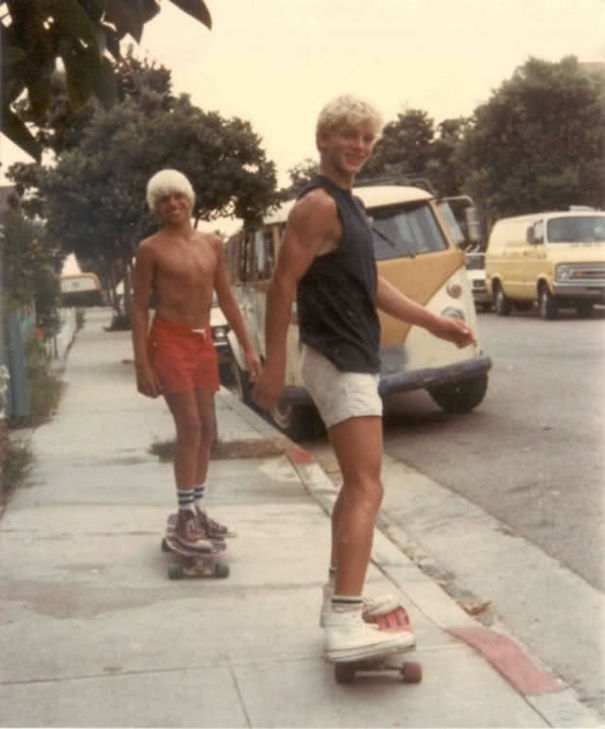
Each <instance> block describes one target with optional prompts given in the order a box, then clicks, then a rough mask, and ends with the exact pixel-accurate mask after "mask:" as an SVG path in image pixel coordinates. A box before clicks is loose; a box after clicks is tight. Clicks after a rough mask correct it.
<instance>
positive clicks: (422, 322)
mask: <svg viewBox="0 0 605 729" xmlns="http://www.w3.org/2000/svg"><path fill="white" fill-rule="evenodd" d="M376 306H377V307H378V308H379V309H380V310H381V311H384V312H385V314H390V315H391V316H393V317H395V318H396V319H400V320H401V321H405V322H408V323H409V324H414V325H416V326H420V327H423V329H426V330H428V331H429V332H431V334H434V335H435V336H436V337H440V338H441V339H447V340H448V341H450V342H453V343H454V344H455V345H456V346H457V347H466V346H467V345H469V344H474V343H476V341H475V335H474V334H473V330H472V329H471V328H470V327H469V326H468V324H465V323H464V322H463V321H460V320H459V319H453V318H452V317H448V316H436V315H435V314H433V313H431V312H430V311H429V310H428V309H426V308H425V307H424V306H420V304H417V303H416V302H415V301H412V300H411V299H409V298H408V297H407V296H405V295H404V294H402V293H401V292H400V291H399V290H398V289H396V288H395V287H394V286H392V285H391V284H390V283H389V282H388V281H387V280H386V279H384V278H382V277H381V276H379V277H378V290H377V293H376Z"/></svg>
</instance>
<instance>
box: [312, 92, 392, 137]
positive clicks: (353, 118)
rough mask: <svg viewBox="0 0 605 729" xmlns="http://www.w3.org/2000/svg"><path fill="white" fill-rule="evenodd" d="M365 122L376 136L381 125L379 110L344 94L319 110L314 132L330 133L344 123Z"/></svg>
mask: <svg viewBox="0 0 605 729" xmlns="http://www.w3.org/2000/svg"><path fill="white" fill-rule="evenodd" d="M366 122H368V123H369V124H370V125H371V127H372V131H373V132H374V135H375V136H376V137H378V136H379V135H380V132H381V131H382V126H383V121H382V116H381V114H380V112H379V111H378V110H377V109H376V107H374V106H372V104H370V103H369V102H368V101H364V99H360V98H358V97H356V96H350V95H349V94H344V95H343V96H337V97H336V98H335V99H332V101H329V102H328V103H327V104H326V105H325V106H324V107H323V109H322V110H321V111H320V112H319V116H318V117H317V126H316V128H315V134H316V136H319V135H320V134H330V133H332V132H333V131H335V130H336V129H338V128H340V127H341V126H343V125H344V124H354V125H357V124H363V123H366Z"/></svg>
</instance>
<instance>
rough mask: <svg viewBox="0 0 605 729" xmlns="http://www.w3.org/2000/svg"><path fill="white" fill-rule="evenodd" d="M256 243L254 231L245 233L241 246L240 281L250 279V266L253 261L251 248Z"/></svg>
mask: <svg viewBox="0 0 605 729" xmlns="http://www.w3.org/2000/svg"><path fill="white" fill-rule="evenodd" d="M253 243H254V234H253V233H248V232H246V233H244V235H243V238H242V243H241V247H240V256H239V278H240V281H249V280H250V268H251V265H250V264H251V263H252V260H253V258H252V255H251V248H252V245H253Z"/></svg>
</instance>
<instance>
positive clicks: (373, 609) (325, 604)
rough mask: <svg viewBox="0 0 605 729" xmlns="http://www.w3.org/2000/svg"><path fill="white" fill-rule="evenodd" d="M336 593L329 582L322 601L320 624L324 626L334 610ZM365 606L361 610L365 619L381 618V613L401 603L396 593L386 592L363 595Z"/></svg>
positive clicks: (324, 589)
mask: <svg viewBox="0 0 605 729" xmlns="http://www.w3.org/2000/svg"><path fill="white" fill-rule="evenodd" d="M333 594H334V588H333V587H332V585H331V584H330V583H329V582H326V584H325V585H324V586H323V601H322V603H321V610H320V613H319V626H320V627H321V628H324V627H325V625H326V617H327V615H328V614H329V613H331V612H332V595H333ZM362 599H363V608H362V611H361V614H362V617H363V619H364V620H368V621H370V620H372V619H374V618H379V617H380V616H381V615H386V614H387V613H390V612H392V611H393V610H395V609H396V608H397V607H398V606H399V605H400V604H401V600H399V599H398V598H397V597H396V596H395V595H391V593H388V592H385V593H384V594H383V595H378V596H376V597H363V598H362Z"/></svg>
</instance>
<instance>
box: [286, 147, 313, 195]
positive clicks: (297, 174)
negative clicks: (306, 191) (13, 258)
mask: <svg viewBox="0 0 605 729" xmlns="http://www.w3.org/2000/svg"><path fill="white" fill-rule="evenodd" d="M318 170H319V167H318V164H317V162H316V161H315V160H314V159H311V158H310V157H307V158H305V159H304V160H303V161H302V162H299V163H298V164H297V165H295V166H294V167H292V168H290V169H289V170H288V174H289V175H290V185H289V186H288V187H286V188H284V189H283V190H281V192H280V194H281V196H282V198H283V199H284V200H291V199H292V198H294V197H296V196H297V195H298V193H299V192H301V191H302V189H303V188H304V186H305V185H306V184H307V183H308V182H309V181H310V180H311V178H312V177H313V175H316V174H317V172H318Z"/></svg>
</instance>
